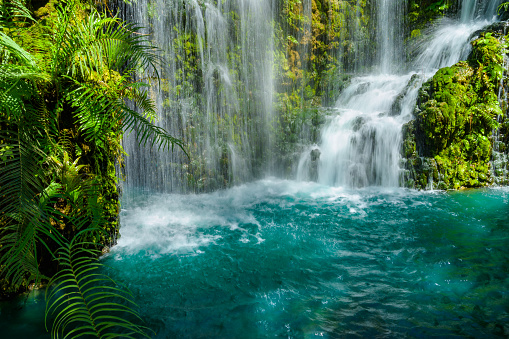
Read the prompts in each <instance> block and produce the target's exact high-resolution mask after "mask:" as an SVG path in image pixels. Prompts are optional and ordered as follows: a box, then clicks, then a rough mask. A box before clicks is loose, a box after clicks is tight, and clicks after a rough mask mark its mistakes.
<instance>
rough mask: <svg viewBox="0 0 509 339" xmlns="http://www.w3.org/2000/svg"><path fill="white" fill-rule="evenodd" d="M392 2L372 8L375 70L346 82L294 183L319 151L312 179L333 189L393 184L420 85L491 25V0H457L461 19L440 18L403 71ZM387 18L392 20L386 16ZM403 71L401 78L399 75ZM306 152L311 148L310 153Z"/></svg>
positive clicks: (309, 171)
mask: <svg viewBox="0 0 509 339" xmlns="http://www.w3.org/2000/svg"><path fill="white" fill-rule="evenodd" d="M397 3H398V1H395V0H384V1H380V2H379V3H378V5H379V6H380V8H379V13H381V14H380V18H379V20H383V21H384V22H386V24H387V25H388V26H387V27H385V26H384V24H382V23H380V24H379V25H378V26H379V29H381V30H382V31H383V33H382V34H381V38H380V39H379V48H380V49H381V51H380V53H379V54H380V55H381V56H382V58H381V60H380V61H379V62H380V65H379V67H378V70H377V72H376V73H375V74H372V75H369V76H362V77H357V78H354V79H353V80H352V81H351V84H350V86H349V87H348V88H346V89H345V90H344V91H343V92H342V93H341V95H340V97H339V99H338V101H337V104H336V111H337V114H336V115H334V116H331V117H330V118H329V121H328V123H327V124H326V126H325V127H324V128H323V130H322V133H321V140H320V143H319V145H315V146H312V147H311V149H307V150H306V151H305V152H304V153H303V154H302V156H301V159H300V161H299V164H298V169H297V178H298V179H299V180H310V179H313V178H312V177H313V172H314V170H313V167H314V166H315V167H316V163H314V162H315V161H316V158H317V157H318V155H317V154H319V160H318V165H317V166H318V169H317V172H318V173H317V180H318V182H319V183H322V184H326V185H333V186H350V187H364V186H371V185H376V186H389V187H394V186H398V185H399V178H400V172H401V170H400V160H401V156H400V147H401V139H402V132H401V129H402V126H403V124H405V123H407V122H408V121H410V120H411V119H412V118H413V117H412V112H413V109H414V106H415V103H416V99H417V94H418V90H419V88H420V87H421V85H422V83H423V82H424V81H425V80H427V79H428V78H430V77H431V76H433V74H434V73H435V72H436V71H437V70H438V69H439V68H442V67H446V66H451V65H453V64H454V63H456V62H457V61H459V60H464V59H466V58H467V56H468V53H469V52H470V49H471V46H470V40H471V39H472V35H473V33H475V32H476V31H478V30H479V29H481V28H483V27H485V26H487V25H488V24H490V23H492V22H494V21H495V20H496V9H497V7H498V5H499V4H500V3H501V1H499V0H491V1H482V2H479V1H476V0H464V1H463V2H462V9H461V15H460V17H459V18H456V19H447V20H444V21H443V22H442V24H441V25H440V26H439V27H438V28H436V29H435V31H434V32H432V34H430V36H431V38H430V39H429V40H426V41H424V42H422V43H421V44H420V46H418V47H417V48H418V54H419V56H418V57H417V58H416V61H415V62H414V63H413V64H412V65H410V67H408V65H406V64H404V63H403V61H402V59H403V58H402V57H401V55H399V54H401V53H403V51H402V49H401V46H400V45H396V44H401V41H399V39H398V38H397V36H395V35H396V34H400V29H399V28H398V27H400V25H398V24H397V23H396V24H394V23H392V24H391V22H392V21H393V19H397V18H399V17H402V16H401V15H395V16H391V17H390V18H389V16H388V15H389V14H388V13H391V12H393V11H394V10H396V11H397V5H396V4H397ZM391 18H392V19H391ZM408 68H409V69H410V70H409V72H407V73H401V70H405V69H408ZM311 150H312V151H311Z"/></svg>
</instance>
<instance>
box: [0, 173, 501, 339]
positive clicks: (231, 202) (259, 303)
mask: <svg viewBox="0 0 509 339" xmlns="http://www.w3.org/2000/svg"><path fill="white" fill-rule="evenodd" d="M123 207H124V210H123V211H122V214H121V217H122V229H121V233H122V238H121V239H120V240H119V244H118V245H117V246H116V247H114V248H113V250H112V251H111V253H109V254H108V255H107V256H106V257H104V258H103V262H104V263H105V264H106V265H108V266H109V267H110V269H109V271H108V272H109V274H110V275H112V277H113V278H115V279H116V280H118V281H121V282H123V283H125V284H126V285H127V286H128V287H129V288H130V289H131V291H132V292H133V293H134V295H135V298H136V301H137V302H138V303H139V305H140V311H141V313H142V316H143V317H144V319H145V320H146V322H147V325H148V326H150V327H151V328H152V329H153V330H154V331H155V332H156V335H155V337H156V338H314V337H320V338H429V337H437V338H472V337H475V338H503V337H507V336H509V315H508V312H509V290H508V287H509V274H508V273H509V260H508V259H509V251H508V245H509V230H508V225H509V190H508V189H484V190H469V191H462V192H417V191H411V190H405V189H382V188H365V189H360V190H359V189H358V190H353V189H346V188H332V187H327V186H321V185H318V184H314V183H299V182H293V181H282V180H275V179H271V180H263V181H259V182H256V183H252V184H247V185H243V186H239V187H236V188H233V189H230V190H226V191H219V192H215V193H211V194H202V195H185V196H182V195H171V194H153V193H150V192H143V191H136V190H130V191H128V192H126V194H125V196H124V204H123ZM43 304H44V303H43V301H42V300H41V299H40V298H36V297H32V298H29V300H28V301H27V302H26V306H25V307H22V306H23V305H22V303H21V301H20V302H18V303H14V304H13V303H12V302H11V303H10V304H5V303H4V304H2V305H1V309H0V311H1V315H0V325H1V326H2V328H3V329H5V331H4V333H7V335H10V336H17V337H18V338H24V337H27V338H36V337H37V336H39V337H40V338H44V337H47V334H44V328H43V325H42V324H43V320H41V317H42V313H43V310H44V309H43ZM13 305H15V306H17V307H13ZM16 324H18V325H16ZM27 331H28V332H27ZM26 333H30V334H29V335H27V334H26ZM10 336H7V337H10Z"/></svg>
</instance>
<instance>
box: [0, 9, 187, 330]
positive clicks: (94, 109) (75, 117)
mask: <svg viewBox="0 0 509 339" xmlns="http://www.w3.org/2000/svg"><path fill="white" fill-rule="evenodd" d="M52 5H54V4H53V3H52ZM45 13H46V14H45V19H44V20H39V21H35V20H34V18H33V17H32V16H31V13H30V11H29V10H28V9H27V8H26V6H25V2H24V1H23V0H12V1H0V159H1V162H0V275H1V278H2V279H3V281H8V282H9V285H10V286H9V288H10V290H11V291H19V290H20V289H21V288H22V287H26V286H28V284H29V283H35V284H38V283H40V282H41V281H43V280H46V281H48V280H49V281H50V282H51V283H55V284H56V285H55V287H54V289H52V290H51V292H49V293H50V294H49V298H48V301H49V302H50V304H48V312H49V314H51V313H53V314H54V315H55V316H56V318H55V322H54V323H53V324H54V328H53V330H52V335H53V336H54V337H60V336H61V335H63V334H64V333H65V336H66V337H78V336H82V335H87V334H92V335H96V336H99V337H104V338H108V337H114V336H117V335H114V334H113V332H119V333H121V334H125V336H126V337H133V336H137V335H142V336H146V335H145V334H144V333H145V328H144V327H139V326H136V325H134V324H133V323H131V322H130V321H123V320H120V318H119V317H118V315H117V316H116V315H115V314H117V313H118V312H120V310H121V311H122V312H126V313H131V314H134V313H135V312H134V313H133V311H131V306H132V305H133V304H132V303H131V302H130V300H131V299H130V298H131V296H130V295H129V293H127V294H124V292H122V290H121V289H120V288H119V287H116V286H114V284H110V285H108V284H106V282H107V281H110V280H108V279H109V278H105V277H104V276H100V275H98V273H97V272H98V270H99V268H100V264H99V263H98V262H97V260H96V258H97V256H98V254H99V252H98V249H99V248H101V247H102V246H104V245H106V242H107V239H108V237H112V233H113V234H114V233H115V232H116V230H115V227H116V226H114V223H115V221H114V219H115V218H116V214H118V193H117V191H116V175H115V167H114V161H115V159H117V158H118V156H119V155H121V154H122V153H123V150H122V149H121V146H120V145H121V143H120V140H121V138H122V136H123V133H124V130H126V131H129V130H134V132H135V133H136V135H137V136H138V140H139V142H140V143H144V144H145V143H151V144H152V145H158V146H159V147H163V148H165V149H169V148H173V147H174V146H175V145H177V146H178V147H183V144H182V142H181V141H180V140H178V139H175V138H173V137H172V136H171V135H168V134H167V133H166V131H164V130H163V129H162V128H160V127H157V126H155V125H154V124H153V123H154V121H155V119H156V114H155V106H154V104H153V102H152V100H151V98H150V96H149V95H148V92H147V90H146V89H147V86H148V85H147V84H145V83H142V82H140V81H137V80H136V79H135V78H134V76H133V74H135V73H136V72H144V74H146V75H147V77H150V78H154V79H156V80H157V79H158V74H157V70H156V67H157V63H158V62H159V61H158V59H157V57H156V56H155V55H154V53H153V51H154V47H153V46H151V45H150V43H149V42H148V41H147V40H146V37H145V36H144V35H140V34H137V31H138V30H139V27H137V26H135V25H133V24H126V23H124V22H123V21H122V20H120V19H119V18H117V17H115V16H113V17H111V16H108V15H106V14H105V13H100V12H99V11H98V10H97V9H96V7H94V4H93V3H92V2H91V1H90V2H88V1H79V0H66V1H60V2H58V6H57V8H56V9H55V10H51V11H50V10H46V11H45ZM132 107H136V109H134V108H132ZM84 230H87V231H86V232H85V231H84ZM108 232H109V234H108ZM55 262H57V263H58V265H55ZM59 268H62V270H59ZM69 269H70V271H69ZM55 273H56V275H55ZM51 277H53V278H51ZM3 287H5V286H3ZM76 291H78V292H76ZM59 293H65V294H64V295H67V297H65V296H61V294H59ZM78 297H81V300H80V301H79V302H78V301H77V300H78V299H79V298H78ZM55 298H56V299H55ZM69 298H78V299H69ZM110 298H113V299H115V298H120V299H121V300H124V301H126V302H127V303H126V304H123V303H120V302H118V301H115V300H113V301H106V300H107V299H108V300H109V299H110ZM69 300H72V301H73V302H72V303H70V304H69V303H68V302H69ZM84 309H87V310H88V313H87V314H85V313H84V311H83V310H84ZM87 316H88V318H87ZM48 317H49V315H48ZM115 317H117V318H115ZM135 318H136V317H135ZM48 319H49V318H48ZM87 324H88V325H87ZM89 325H90V326H91V328H93V330H91V328H90V326H89ZM89 330H90V331H89Z"/></svg>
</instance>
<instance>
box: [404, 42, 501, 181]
mask: <svg viewBox="0 0 509 339" xmlns="http://www.w3.org/2000/svg"><path fill="white" fill-rule="evenodd" d="M472 46H473V50H472V53H471V55H470V57H469V59H468V60H467V61H461V62H458V63H457V64H455V65H453V66H451V67H445V68H442V69H440V70H439V71H438V72H437V73H436V74H435V75H434V76H433V77H432V78H431V79H430V80H428V81H427V82H426V83H425V84H424V85H423V86H422V88H421V90H420V93H419V97H418V101H417V106H416V109H415V113H414V114H415V120H413V121H411V122H410V123H409V124H407V125H406V126H405V128H404V142H403V149H402V152H403V157H404V158H405V159H406V168H407V170H408V171H407V176H406V178H405V181H406V182H405V184H406V185H407V186H409V187H415V188H419V189H425V188H439V189H458V188H462V187H480V186H486V185H489V184H491V183H492V182H493V179H492V175H491V172H490V157H491V153H492V140H491V136H492V132H493V130H494V129H496V128H497V127H498V125H499V124H498V122H497V118H498V117H499V116H501V115H502V110H501V109H500V104H499V101H498V97H497V90H498V86H499V83H500V80H501V78H502V73H503V67H502V62H503V57H502V52H503V50H502V45H501V42H500V40H499V39H497V38H495V36H494V34H493V33H486V34H484V35H482V36H481V37H480V38H478V39H476V40H475V41H473V43H472Z"/></svg>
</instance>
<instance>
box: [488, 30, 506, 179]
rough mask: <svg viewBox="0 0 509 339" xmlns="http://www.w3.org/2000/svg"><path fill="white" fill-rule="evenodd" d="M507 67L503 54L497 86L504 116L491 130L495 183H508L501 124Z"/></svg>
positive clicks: (504, 109)
mask: <svg viewBox="0 0 509 339" xmlns="http://www.w3.org/2000/svg"><path fill="white" fill-rule="evenodd" d="M507 29H508V26H507V24H506V25H505V26H504V36H505V35H506V34H507ZM508 68H509V58H508V57H507V55H505V54H504V69H505V70H506V71H505V72H504V77H503V78H502V79H501V80H500V85H499V88H498V101H499V102H500V107H501V108H502V112H503V113H504V116H498V118H497V120H498V123H499V124H500V127H499V128H498V129H496V130H494V131H493V134H492V138H493V149H492V154H491V171H492V176H493V178H494V180H495V184H497V185H508V184H509V155H508V154H509V152H508V150H507V148H506V145H507V143H508V140H509V130H508V128H507V127H506V126H504V125H503V122H504V120H505V119H507V103H508V100H509V97H508V90H509V86H508V84H507V76H508V74H507V69H508Z"/></svg>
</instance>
